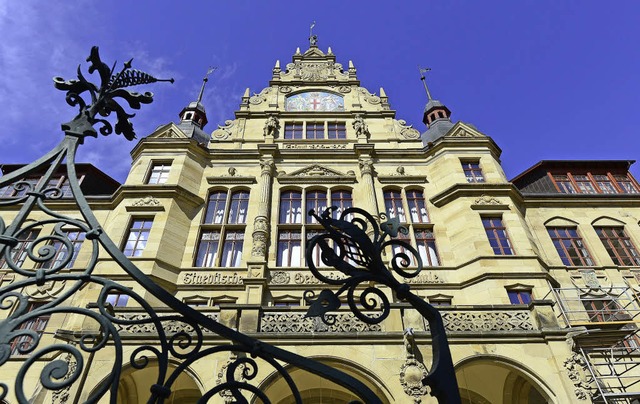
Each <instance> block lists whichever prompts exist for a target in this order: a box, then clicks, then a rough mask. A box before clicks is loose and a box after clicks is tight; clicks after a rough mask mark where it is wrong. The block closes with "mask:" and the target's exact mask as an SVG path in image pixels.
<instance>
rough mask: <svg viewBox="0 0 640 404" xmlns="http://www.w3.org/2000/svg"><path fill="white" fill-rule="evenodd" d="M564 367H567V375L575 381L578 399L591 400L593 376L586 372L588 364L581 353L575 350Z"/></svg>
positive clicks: (575, 391) (566, 360)
mask: <svg viewBox="0 0 640 404" xmlns="http://www.w3.org/2000/svg"><path fill="white" fill-rule="evenodd" d="M564 367H565V369H567V375H568V376H569V379H571V382H573V386H574V391H573V392H574V393H575V395H576V397H578V400H591V397H592V393H591V391H592V390H591V384H592V383H593V378H592V377H590V376H589V377H587V374H586V372H585V370H586V368H587V364H586V362H585V360H584V358H583V357H582V355H581V354H579V353H577V352H573V353H572V354H571V356H569V357H568V358H567V359H565V361H564Z"/></svg>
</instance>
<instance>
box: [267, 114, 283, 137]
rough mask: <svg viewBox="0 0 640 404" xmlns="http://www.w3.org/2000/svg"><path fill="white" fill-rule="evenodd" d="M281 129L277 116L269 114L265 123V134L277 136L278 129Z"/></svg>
mask: <svg viewBox="0 0 640 404" xmlns="http://www.w3.org/2000/svg"><path fill="white" fill-rule="evenodd" d="M279 129H280V121H279V120H278V118H277V117H275V116H273V115H269V117H268V118H267V121H266V122H265V123H264V128H263V131H264V136H265V137H269V136H271V137H274V138H275V137H276V136H277V135H278V130H279Z"/></svg>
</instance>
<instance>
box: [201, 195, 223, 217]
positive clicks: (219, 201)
mask: <svg viewBox="0 0 640 404" xmlns="http://www.w3.org/2000/svg"><path fill="white" fill-rule="evenodd" d="M226 204H227V192H226V191H217V192H213V193H211V195H209V202H208V204H207V212H206V215H205V219H204V223H205V224H219V223H222V220H223V218H224V209H225V205H226Z"/></svg>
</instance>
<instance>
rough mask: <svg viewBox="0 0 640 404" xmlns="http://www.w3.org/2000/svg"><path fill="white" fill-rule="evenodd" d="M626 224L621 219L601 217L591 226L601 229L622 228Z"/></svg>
mask: <svg viewBox="0 0 640 404" xmlns="http://www.w3.org/2000/svg"><path fill="white" fill-rule="evenodd" d="M625 224H626V223H625V222H623V221H622V220H619V219H614V218H612V217H610V216H600V217H599V218H597V219H596V220H594V221H593V222H591V226H593V227H599V226H607V227H622V226H624V225H625Z"/></svg>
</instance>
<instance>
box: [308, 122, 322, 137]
mask: <svg viewBox="0 0 640 404" xmlns="http://www.w3.org/2000/svg"><path fill="white" fill-rule="evenodd" d="M307 139H324V122H307Z"/></svg>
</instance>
